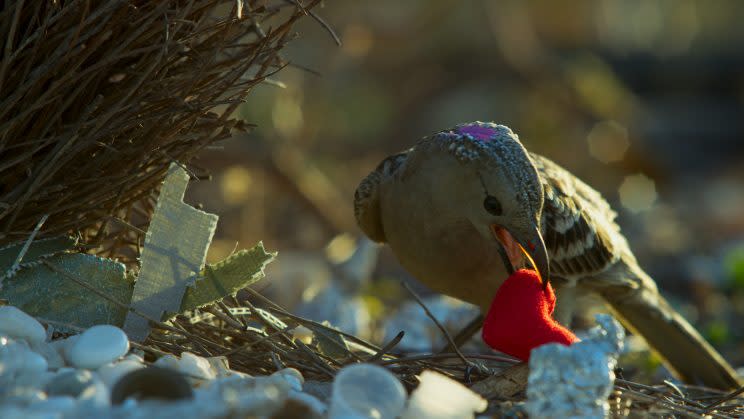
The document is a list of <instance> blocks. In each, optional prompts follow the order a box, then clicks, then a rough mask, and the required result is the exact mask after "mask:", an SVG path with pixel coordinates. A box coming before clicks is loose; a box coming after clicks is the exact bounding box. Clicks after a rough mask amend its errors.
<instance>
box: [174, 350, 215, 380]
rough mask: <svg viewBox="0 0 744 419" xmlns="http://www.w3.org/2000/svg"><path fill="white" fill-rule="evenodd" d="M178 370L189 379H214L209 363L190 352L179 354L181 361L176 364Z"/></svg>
mask: <svg viewBox="0 0 744 419" xmlns="http://www.w3.org/2000/svg"><path fill="white" fill-rule="evenodd" d="M178 370H179V371H180V372H182V373H183V374H186V375H188V376H191V377H195V378H201V379H205V380H213V379H214V378H215V377H216V374H215V372H214V371H213V370H212V366H211V365H209V361H207V360H206V359H205V358H202V357H200V356H197V355H194V354H192V353H191V352H184V353H182V354H181V361H180V362H179V363H178Z"/></svg>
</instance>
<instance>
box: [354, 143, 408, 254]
mask: <svg viewBox="0 0 744 419" xmlns="http://www.w3.org/2000/svg"><path fill="white" fill-rule="evenodd" d="M410 151H411V150H410V149H409V150H406V151H403V152H400V153H397V154H393V155H392V156H389V157H386V158H385V159H384V160H382V161H381V162H380V164H378V165H377V168H375V170H373V171H372V172H371V173H370V174H369V175H367V177H365V178H364V179H363V180H362V181H361V182H360V183H359V186H358V187H357V189H356V192H355V193H354V216H355V217H356V220H357V224H359V227H360V228H361V229H362V230H363V231H364V233H365V234H366V235H367V236H368V237H369V238H370V239H372V240H374V241H376V242H379V243H383V242H386V241H387V239H386V237H385V232H384V230H383V228H382V220H381V219H380V217H381V214H380V197H379V186H380V182H382V181H383V180H384V179H386V178H389V177H390V176H393V175H394V174H395V173H396V171H397V170H398V169H399V168H400V167H401V166H402V165H403V163H405V161H406V159H407V158H408V153H409V152H410Z"/></svg>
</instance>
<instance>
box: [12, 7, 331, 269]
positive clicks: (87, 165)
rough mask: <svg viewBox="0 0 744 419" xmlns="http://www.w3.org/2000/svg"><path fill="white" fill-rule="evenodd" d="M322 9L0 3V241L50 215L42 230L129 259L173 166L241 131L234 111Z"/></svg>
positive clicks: (25, 231) (17, 237) (15, 236)
mask: <svg viewBox="0 0 744 419" xmlns="http://www.w3.org/2000/svg"><path fill="white" fill-rule="evenodd" d="M318 3H319V0H307V1H305V2H303V3H300V2H295V1H288V0H287V1H279V2H274V3H270V2H265V1H252V2H249V1H245V2H243V1H237V2H236V1H234V0H233V1H218V0H193V1H122V0H100V1H82V0H81V1H59V0H58V1H21V0H18V1H12V0H11V1H6V2H3V3H2V6H0V34H1V35H2V36H0V54H2V55H1V57H2V60H1V61H0V245H2V244H4V243H9V242H14V241H18V240H24V239H25V238H27V237H28V235H29V234H30V233H31V232H32V231H33V230H34V227H35V226H36V225H37V223H39V221H40V220H41V219H42V218H43V217H45V216H47V215H48V220H46V222H45V223H44V225H43V226H42V228H41V230H40V237H42V236H49V235H52V234H60V233H67V232H71V231H81V232H83V235H84V236H85V237H84V239H85V240H84V241H85V242H87V243H88V244H93V245H95V246H99V249H103V250H102V251H100V252H99V253H106V251H108V252H109V253H110V256H122V255H120V254H117V251H120V250H121V249H122V247H129V248H130V249H134V250H133V251H130V253H134V254H135V255H136V251H137V245H138V244H139V243H141V242H142V240H141V239H142V234H143V230H146V228H144V227H145V226H146V225H147V222H148V221H149V214H150V211H151V207H152V203H153V200H152V194H153V192H154V191H155V190H156V188H157V187H158V185H159V184H160V182H161V181H162V179H163V176H164V175H165V171H166V169H167V167H168V165H169V164H170V163H171V162H173V161H178V162H181V163H186V162H188V161H189V160H190V159H191V158H192V157H193V156H194V155H195V154H196V153H197V152H199V151H200V150H202V149H204V148H205V147H206V146H208V145H210V144H213V143H214V142H216V141H219V140H222V139H225V138H228V137H229V136H231V135H232V132H234V131H236V130H238V131H240V130H246V129H247V128H249V126H248V124H246V123H244V122H242V121H240V120H238V119H235V118H234V117H233V115H234V113H235V110H236V108H237V107H238V106H239V105H240V104H241V103H242V102H243V101H244V99H245V98H246V97H247V95H248V94H249V93H250V91H251V89H252V88H253V87H254V86H256V85H257V84H258V83H261V82H263V81H264V80H266V78H267V77H269V76H270V75H271V74H272V73H273V72H276V71H278V70H279V69H281V68H282V67H283V66H284V65H286V63H285V61H284V60H283V59H282V58H281V57H280V55H279V52H280V51H281V49H282V48H283V47H284V46H285V44H286V43H287V42H288V41H290V40H291V39H292V38H293V37H294V33H293V32H292V26H293V24H294V23H295V22H296V21H297V20H298V19H299V18H300V17H303V16H305V15H308V14H312V15H313V16H314V17H315V15H314V13H313V12H311V11H310V9H312V8H313V7H314V6H315V5H316V4H318ZM194 170H196V169H194ZM192 175H198V173H194V172H193V171H192Z"/></svg>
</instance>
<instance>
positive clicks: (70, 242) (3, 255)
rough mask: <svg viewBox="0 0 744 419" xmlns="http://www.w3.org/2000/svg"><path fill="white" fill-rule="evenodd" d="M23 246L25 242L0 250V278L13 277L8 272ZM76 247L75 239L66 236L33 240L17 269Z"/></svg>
mask: <svg viewBox="0 0 744 419" xmlns="http://www.w3.org/2000/svg"><path fill="white" fill-rule="evenodd" d="M25 245H26V242H25V241H20V242H16V243H11V244H9V245H7V246H5V247H3V248H0V276H3V277H10V276H12V275H13V272H8V271H9V270H10V269H11V268H12V267H13V264H14V263H15V261H16V259H17V258H18V254H19V253H20V252H21V250H22V249H23V246H25ZM76 245H77V239H76V238H74V237H67V236H63V237H51V238H48V239H40V240H34V241H33V242H31V244H30V245H29V247H28V249H27V250H26V253H24V255H23V259H21V263H20V264H19V266H18V267H19V268H20V267H24V266H30V265H32V264H34V263H38V262H39V260H41V259H42V258H45V257H49V256H52V255H56V254H58V253H62V252H66V251H69V250H72V249H73V248H75V246H76Z"/></svg>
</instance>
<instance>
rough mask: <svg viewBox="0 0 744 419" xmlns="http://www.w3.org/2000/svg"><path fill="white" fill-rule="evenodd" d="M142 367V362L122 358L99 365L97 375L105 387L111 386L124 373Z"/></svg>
mask: <svg viewBox="0 0 744 419" xmlns="http://www.w3.org/2000/svg"><path fill="white" fill-rule="evenodd" d="M144 367H145V366H144V364H142V363H141V362H137V361H133V360H131V359H127V358H124V359H123V360H121V361H118V362H113V363H108V364H106V365H103V366H101V368H99V369H98V376H99V377H101V380H102V381H103V383H104V384H106V387H108V388H112V387H113V386H114V384H116V382H117V381H119V378H121V377H122V376H123V375H124V374H126V373H129V372H132V371H134V370H138V369H140V368H144Z"/></svg>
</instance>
